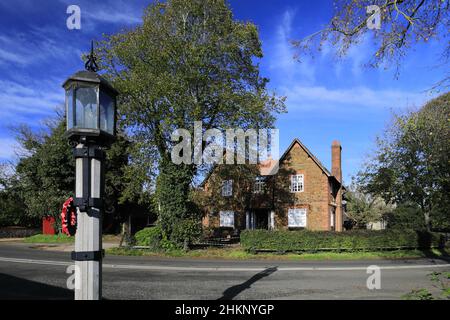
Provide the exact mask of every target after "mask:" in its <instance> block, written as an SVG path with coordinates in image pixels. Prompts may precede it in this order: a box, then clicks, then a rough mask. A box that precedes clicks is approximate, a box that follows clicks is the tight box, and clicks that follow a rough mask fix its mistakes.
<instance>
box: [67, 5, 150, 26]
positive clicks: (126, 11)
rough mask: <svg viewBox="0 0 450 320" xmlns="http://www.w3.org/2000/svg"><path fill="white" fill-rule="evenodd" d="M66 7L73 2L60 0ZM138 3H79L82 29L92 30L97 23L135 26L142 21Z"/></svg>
mask: <svg viewBox="0 0 450 320" xmlns="http://www.w3.org/2000/svg"><path fill="white" fill-rule="evenodd" d="M60 1H61V2H62V3H64V4H65V5H67V6H69V5H72V4H73V1H72V0H60ZM135 4H136V2H134V3H133V2H132V1H123V0H107V1H99V2H93V1H79V3H78V4H77V5H78V6H79V7H80V9H81V19H82V20H81V21H82V25H81V28H82V29H83V28H84V27H87V28H88V29H91V28H93V27H94V26H95V24H96V23H112V24H123V25H133V24H138V23H140V22H141V21H142V9H143V8H142V7H140V6H139V5H138V6H136V5H135Z"/></svg>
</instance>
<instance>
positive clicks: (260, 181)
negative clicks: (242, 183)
mask: <svg viewBox="0 0 450 320" xmlns="http://www.w3.org/2000/svg"><path fill="white" fill-rule="evenodd" d="M265 185H266V178H265V177H262V176H259V177H256V179H255V185H254V187H253V193H263V192H264V186H265Z"/></svg>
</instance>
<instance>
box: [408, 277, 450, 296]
mask: <svg viewBox="0 0 450 320" xmlns="http://www.w3.org/2000/svg"><path fill="white" fill-rule="evenodd" d="M428 278H429V279H430V281H431V282H432V283H433V286H434V287H435V288H436V289H438V290H439V292H440V294H433V293H431V292H430V291H428V290H427V289H423V288H421V289H415V290H412V291H411V292H410V293H408V294H405V295H404V296H403V298H404V299H406V300H441V299H450V281H449V280H450V274H449V273H448V272H432V273H430V274H429V275H428Z"/></svg>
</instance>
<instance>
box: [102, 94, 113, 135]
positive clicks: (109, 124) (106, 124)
mask: <svg viewBox="0 0 450 320" xmlns="http://www.w3.org/2000/svg"><path fill="white" fill-rule="evenodd" d="M114 100H115V99H114V98H113V97H111V96H110V95H108V94H107V93H106V92H104V91H100V130H103V131H106V132H108V133H109V134H114V111H115V110H114V108H115V101H114Z"/></svg>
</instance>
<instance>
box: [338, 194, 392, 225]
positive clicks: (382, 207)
mask: <svg viewBox="0 0 450 320" xmlns="http://www.w3.org/2000/svg"><path fill="white" fill-rule="evenodd" d="M345 197H346V199H347V210H346V214H347V216H348V217H349V218H350V219H352V220H353V221H354V222H355V227H356V228H366V226H367V224H369V223H371V222H377V221H380V220H382V219H384V218H385V216H386V215H387V214H389V213H390V212H392V207H391V206H390V205H387V204H386V203H385V202H384V201H383V199H381V197H373V196H371V195H369V194H365V193H363V192H361V191H358V190H354V191H351V190H350V191H347V192H346V193H345Z"/></svg>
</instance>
